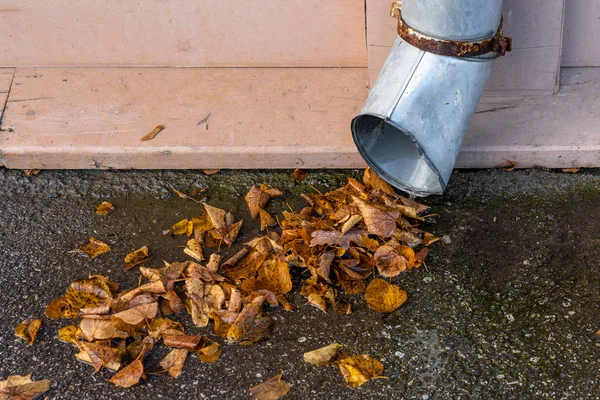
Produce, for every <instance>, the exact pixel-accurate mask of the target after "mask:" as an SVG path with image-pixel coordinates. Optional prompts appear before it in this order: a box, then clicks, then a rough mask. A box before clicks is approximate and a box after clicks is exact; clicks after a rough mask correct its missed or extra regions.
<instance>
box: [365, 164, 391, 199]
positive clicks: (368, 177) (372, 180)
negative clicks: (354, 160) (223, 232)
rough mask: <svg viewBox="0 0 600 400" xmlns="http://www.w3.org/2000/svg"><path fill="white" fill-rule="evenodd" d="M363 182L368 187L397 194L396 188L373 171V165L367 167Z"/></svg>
mask: <svg viewBox="0 0 600 400" xmlns="http://www.w3.org/2000/svg"><path fill="white" fill-rule="evenodd" d="M363 182H364V184H365V186H366V188H367V189H373V190H376V191H379V192H381V193H386V194H391V195H395V194H396V191H395V190H394V188H393V187H392V186H391V185H390V184H389V183H387V182H386V181H384V180H383V179H381V177H380V176H379V175H377V174H376V173H375V172H373V170H372V169H371V167H367V169H365V173H364V175H363Z"/></svg>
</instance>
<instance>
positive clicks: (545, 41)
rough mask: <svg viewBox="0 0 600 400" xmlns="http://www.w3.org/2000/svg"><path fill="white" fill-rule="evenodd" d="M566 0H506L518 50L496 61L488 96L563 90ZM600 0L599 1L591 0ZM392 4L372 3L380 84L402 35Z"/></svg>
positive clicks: (372, 64)
mask: <svg viewBox="0 0 600 400" xmlns="http://www.w3.org/2000/svg"><path fill="white" fill-rule="evenodd" d="M564 1H565V0H527V1H523V0H505V1H504V10H503V14H504V26H505V28H504V32H505V33H506V34H507V35H508V36H512V38H513V51H512V52H511V53H508V54H507V55H506V56H504V57H502V58H500V59H499V60H497V61H496V65H495V70H494V74H493V75H492V78H491V79H490V82H489V84H488V86H487V90H486V95H493V96H513V95H542V94H551V93H554V92H555V91H556V89H557V87H558V86H557V84H558V77H559V68H560V54H561V52H560V50H561V40H562V25H563V13H564ZM591 1H594V0H591ZM391 3H392V2H391V1H390V0H367V47H368V51H367V52H368V57H369V77H370V82H374V79H376V77H377V74H378V73H379V70H380V69H381V67H382V66H383V63H384V62H385V58H386V56H387V53H388V51H389V48H390V46H391V45H392V43H393V42H394V40H395V39H396V37H397V33H396V21H395V20H394V19H393V18H391V17H390V16H389V8H390V5H391Z"/></svg>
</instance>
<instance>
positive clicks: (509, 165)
mask: <svg viewBox="0 0 600 400" xmlns="http://www.w3.org/2000/svg"><path fill="white" fill-rule="evenodd" d="M517 165H518V164H517V162H516V161H513V160H506V159H505V160H504V163H503V164H502V165H500V166H499V167H498V168H499V169H500V171H504V172H511V171H513V170H515V168H517Z"/></svg>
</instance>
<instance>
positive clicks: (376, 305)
mask: <svg viewBox="0 0 600 400" xmlns="http://www.w3.org/2000/svg"><path fill="white" fill-rule="evenodd" d="M365 298H366V300H367V304H368V305H369V307H370V308H371V309H372V310H373V311H375V312H378V313H390V312H392V311H394V310H395V309H397V308H398V307H400V306H401V305H402V304H404V302H405V301H406V299H407V296H406V292H405V291H404V290H402V289H400V288H399V287H398V286H396V285H392V284H389V283H387V282H386V281H384V280H383V279H373V280H372V281H371V283H369V286H367V290H366V292H365Z"/></svg>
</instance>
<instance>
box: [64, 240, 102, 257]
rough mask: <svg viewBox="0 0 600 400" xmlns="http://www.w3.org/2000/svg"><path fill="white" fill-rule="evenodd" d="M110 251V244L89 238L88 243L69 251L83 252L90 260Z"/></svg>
mask: <svg viewBox="0 0 600 400" xmlns="http://www.w3.org/2000/svg"><path fill="white" fill-rule="evenodd" d="M109 251H110V246H109V245H107V244H106V243H104V242H103V241H101V240H98V239H94V238H90V241H89V243H87V244H85V245H84V246H83V247H81V248H80V249H75V250H71V251H70V253H84V254H86V255H87V256H88V257H89V258H90V260H91V259H93V258H96V257H98V256H99V255H100V254H104V253H107V252H109Z"/></svg>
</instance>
